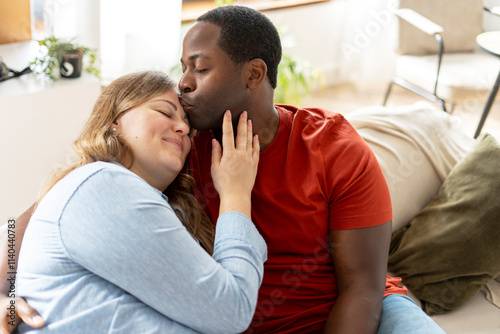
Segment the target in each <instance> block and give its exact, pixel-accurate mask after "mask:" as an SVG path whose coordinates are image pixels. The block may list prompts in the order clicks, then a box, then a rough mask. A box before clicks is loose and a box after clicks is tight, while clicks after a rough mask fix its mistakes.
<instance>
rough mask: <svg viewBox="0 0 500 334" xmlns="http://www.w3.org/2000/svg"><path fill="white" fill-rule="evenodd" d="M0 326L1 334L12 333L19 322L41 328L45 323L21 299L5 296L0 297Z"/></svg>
mask: <svg viewBox="0 0 500 334" xmlns="http://www.w3.org/2000/svg"><path fill="white" fill-rule="evenodd" d="M0 318H1V319H2V321H1V324H0V330H1V333H3V334H6V333H12V332H13V331H14V329H16V327H17V325H18V324H19V322H21V320H22V321H24V322H25V323H26V324H27V325H28V326H31V327H35V328H38V327H42V326H43V325H44V324H45V321H44V320H43V319H42V317H41V316H40V315H39V314H38V312H37V311H35V309H34V308H32V307H31V306H29V305H28V303H26V301H25V300H24V299H22V298H13V299H12V298H9V297H7V296H5V295H1V296H0Z"/></svg>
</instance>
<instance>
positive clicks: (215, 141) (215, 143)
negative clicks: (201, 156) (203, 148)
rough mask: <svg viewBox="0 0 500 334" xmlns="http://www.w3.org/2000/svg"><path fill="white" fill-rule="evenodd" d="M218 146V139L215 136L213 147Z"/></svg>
mask: <svg viewBox="0 0 500 334" xmlns="http://www.w3.org/2000/svg"><path fill="white" fill-rule="evenodd" d="M215 146H217V139H215V138H213V139H212V147H215Z"/></svg>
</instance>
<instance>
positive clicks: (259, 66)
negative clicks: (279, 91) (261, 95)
mask: <svg viewBox="0 0 500 334" xmlns="http://www.w3.org/2000/svg"><path fill="white" fill-rule="evenodd" d="M245 66H246V67H247V70H246V71H245V73H248V76H247V87H248V88H249V89H255V88H257V87H258V86H260V85H261V84H262V83H263V82H265V79H266V76H267V65H266V63H265V62H264V61H263V60H262V59H260V58H255V59H252V60H250V61H249V62H248V63H247V64H246V65H245Z"/></svg>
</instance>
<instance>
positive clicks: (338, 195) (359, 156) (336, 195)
mask: <svg viewBox="0 0 500 334" xmlns="http://www.w3.org/2000/svg"><path fill="white" fill-rule="evenodd" d="M328 128H329V129H328V131H325V135H324V138H323V140H324V141H323V144H322V147H323V148H324V150H323V152H324V153H323V157H324V166H325V170H326V173H325V174H326V178H327V184H329V185H330V189H329V190H328V191H329V196H330V197H329V211H330V213H329V227H330V229H340V230H344V229H354V228H363V227H369V226H376V225H381V224H384V223H386V222H388V221H390V220H391V219H392V207H391V198H390V193H389V188H388V186H387V182H386V180H385V176H384V174H383V173H382V170H381V168H380V165H379V163H378V161H377V158H376V157H375V154H374V153H373V152H372V150H371V149H370V147H369V146H368V145H367V144H366V143H365V141H364V140H363V139H362V138H361V137H360V136H359V134H358V133H357V132H356V130H355V129H354V128H353V127H352V126H351V125H350V124H349V122H348V121H347V120H345V119H344V118H343V117H342V116H338V117H336V118H335V119H331V120H330V122H329V123H328Z"/></svg>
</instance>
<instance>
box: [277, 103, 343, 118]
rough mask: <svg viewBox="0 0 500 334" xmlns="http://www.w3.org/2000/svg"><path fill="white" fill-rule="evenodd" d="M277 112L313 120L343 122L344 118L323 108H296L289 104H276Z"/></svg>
mask: <svg viewBox="0 0 500 334" xmlns="http://www.w3.org/2000/svg"><path fill="white" fill-rule="evenodd" d="M276 108H278V110H280V109H281V111H282V112H284V113H288V114H290V115H292V117H293V118H297V117H299V118H313V119H325V120H333V121H335V120H338V121H343V120H345V118H344V116H343V115H342V114H340V113H338V112H334V111H331V110H328V109H324V108H318V107H297V106H293V105H289V104H276Z"/></svg>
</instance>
